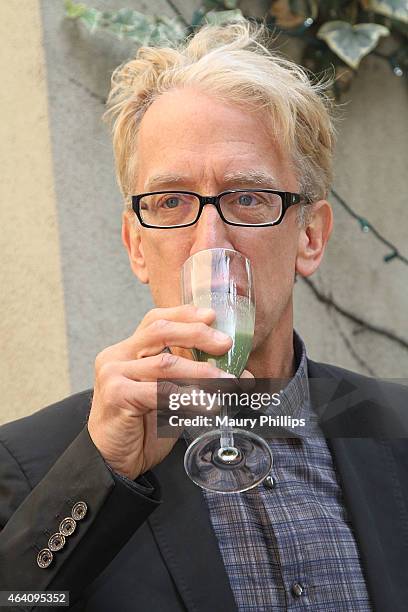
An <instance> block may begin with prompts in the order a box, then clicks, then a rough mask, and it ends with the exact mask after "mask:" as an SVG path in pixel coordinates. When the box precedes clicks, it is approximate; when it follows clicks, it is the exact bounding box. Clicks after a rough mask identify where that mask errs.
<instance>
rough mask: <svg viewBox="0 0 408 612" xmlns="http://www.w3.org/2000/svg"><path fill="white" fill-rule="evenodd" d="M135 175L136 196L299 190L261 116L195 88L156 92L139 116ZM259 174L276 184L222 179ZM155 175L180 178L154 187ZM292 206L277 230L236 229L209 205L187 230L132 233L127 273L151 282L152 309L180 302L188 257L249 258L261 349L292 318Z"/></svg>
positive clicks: (295, 243)
mask: <svg viewBox="0 0 408 612" xmlns="http://www.w3.org/2000/svg"><path fill="white" fill-rule="evenodd" d="M137 146H138V149H137V150H138V160H139V170H138V175H137V177H135V184H134V186H133V193H135V194H136V193H142V192H146V191H155V190H165V189H170V190H177V189H185V190H191V191H196V192H197V193H200V194H202V195H207V196H210V195H217V194H218V193H220V192H221V191H223V190H227V189H234V188H250V187H251V188H257V187H258V188H275V189H281V190H282V191H292V192H297V191H298V184H297V180H296V177H295V173H294V170H293V168H292V167H291V164H290V161H289V158H288V156H287V155H286V154H284V153H283V152H282V151H281V150H280V147H279V142H277V141H276V140H275V141H274V140H273V139H272V138H271V136H270V135H269V134H268V132H267V131H266V129H265V119H264V117H263V116H262V115H255V114H251V113H249V112H245V111H244V110H242V109H240V108H238V107H236V106H233V105H230V104H227V103H224V102H220V101H217V100H215V99H214V98H211V97H209V96H207V95H205V94H203V93H200V92H198V91H197V90H193V89H185V90H174V91H171V92H167V93H165V94H163V95H161V96H160V97H159V98H158V99H157V100H156V101H155V102H153V104H152V105H151V106H150V108H149V109H148V110H147V112H146V114H145V115H144V117H143V119H142V122H141V126H140V131H139V135H138V144H137ZM248 171H250V172H253V171H258V172H264V173H267V174H270V175H271V176H273V177H275V183H270V182H268V183H266V184H257V183H253V182H251V181H245V182H244V183H242V182H239V181H237V180H232V181H231V180H229V181H226V180H225V177H226V176H227V175H229V174H233V173H238V172H239V173H241V174H245V173H246V172H248ZM159 174H178V175H183V176H185V177H186V178H185V180H182V181H179V182H176V183H173V182H171V183H160V184H154V185H153V184H151V182H150V181H151V179H152V178H153V177H154V176H155V175H159ZM297 208H298V207H297V206H293V207H291V208H289V210H288V211H287V212H286V214H285V217H284V219H283V221H282V222H281V223H280V224H279V225H277V226H275V227H265V228H256V227H254V228H251V227H234V226H231V225H227V224H225V223H224V222H223V221H222V220H221V218H220V216H219V215H218V212H217V210H216V208H215V207H214V206H212V205H206V206H205V207H204V209H203V211H202V214H201V217H200V219H199V221H198V222H197V223H196V224H195V225H193V226H191V227H186V228H176V229H151V228H144V227H140V226H139V225H138V226H137V229H136V230H135V229H131V224H130V223H129V219H127V218H126V216H124V223H125V225H126V224H128V228H129V236H130V241H129V242H130V245H131V246H130V249H129V246H128V250H129V255H130V259H131V263H132V268H133V270H134V272H135V274H137V276H138V277H139V279H140V280H141V281H142V282H148V283H149V285H150V289H151V293H152V297H153V300H154V303H155V305H156V306H157V307H169V306H175V305H179V304H181V300H180V290H179V277H180V269H181V266H182V265H183V263H184V262H185V261H186V259H187V258H188V257H189V256H190V255H192V254H193V253H196V252H197V251H201V250H203V249H207V248H213V247H227V248H232V249H235V250H237V251H240V252H241V253H243V254H244V255H246V257H248V258H249V260H250V261H251V265H252V269H253V273H254V279H255V292H256V325H255V338H254V346H253V348H255V347H256V346H257V345H259V344H261V343H262V342H263V341H264V340H265V338H266V337H267V336H268V335H269V333H270V332H271V330H272V329H273V328H274V327H275V326H277V325H278V324H279V323H280V322H282V320H283V319H284V318H286V320H287V318H288V317H291V300H292V289H293V282H294V275H295V265H296V257H297V251H298V238H299V232H300V229H299V227H298V223H297V220H296V213H297Z"/></svg>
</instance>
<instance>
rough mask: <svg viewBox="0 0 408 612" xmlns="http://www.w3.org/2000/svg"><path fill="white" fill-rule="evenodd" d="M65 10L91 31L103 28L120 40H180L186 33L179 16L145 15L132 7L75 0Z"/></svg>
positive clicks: (158, 42) (66, 4)
mask: <svg viewBox="0 0 408 612" xmlns="http://www.w3.org/2000/svg"><path fill="white" fill-rule="evenodd" d="M65 9H66V14H67V16H68V17H70V18H71V19H79V20H80V21H82V22H83V23H84V24H85V26H86V27H87V28H88V30H90V31H91V32H94V31H95V30H96V29H98V28H100V29H103V30H105V31H107V32H110V33H111V34H114V35H115V36H117V37H118V38H120V39H123V38H129V39H131V40H134V41H135V42H136V43H138V44H139V45H146V44H149V43H153V44H156V43H157V44H163V43H165V42H166V41H167V42H178V41H180V40H181V39H183V38H184V37H185V35H186V32H185V28H184V26H183V24H182V23H181V21H180V20H179V19H177V18H176V17H174V18H172V19H170V18H168V17H165V16H163V17H155V16H151V15H144V14H143V13H139V12H138V11H135V10H133V9H128V8H122V9H119V10H117V11H98V10H97V9H93V8H88V7H87V6H86V5H85V4H75V3H74V2H72V0H66V2H65Z"/></svg>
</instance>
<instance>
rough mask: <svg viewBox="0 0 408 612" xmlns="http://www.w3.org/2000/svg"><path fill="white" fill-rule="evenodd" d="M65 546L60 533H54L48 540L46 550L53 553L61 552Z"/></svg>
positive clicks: (63, 538)
mask: <svg viewBox="0 0 408 612" xmlns="http://www.w3.org/2000/svg"><path fill="white" fill-rule="evenodd" d="M64 545H65V536H63V534H62V533H54V534H53V535H52V536H51V537H50V539H49V540H48V548H49V549H50V550H52V551H53V552H57V550H61V548H63V547H64Z"/></svg>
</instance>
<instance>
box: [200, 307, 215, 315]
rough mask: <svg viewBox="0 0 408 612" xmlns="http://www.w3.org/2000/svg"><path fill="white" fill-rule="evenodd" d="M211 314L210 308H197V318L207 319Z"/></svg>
mask: <svg viewBox="0 0 408 612" xmlns="http://www.w3.org/2000/svg"><path fill="white" fill-rule="evenodd" d="M213 312H214V311H213V309H212V308H197V315H198V316H199V317H209V316H210V314H213Z"/></svg>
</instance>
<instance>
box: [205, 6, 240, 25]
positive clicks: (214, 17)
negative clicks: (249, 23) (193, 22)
mask: <svg viewBox="0 0 408 612" xmlns="http://www.w3.org/2000/svg"><path fill="white" fill-rule="evenodd" d="M204 19H205V21H206V22H207V23H210V24H212V25H222V24H224V23H227V22H228V21H239V20H241V19H244V16H243V14H242V13H241V10H240V9H233V10H231V11H209V12H208V13H206V15H205V17H204Z"/></svg>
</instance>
